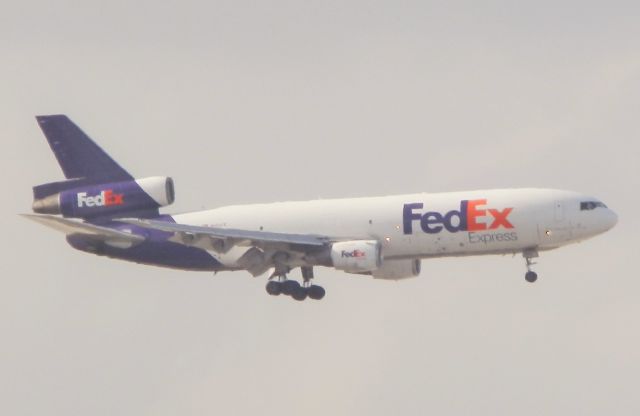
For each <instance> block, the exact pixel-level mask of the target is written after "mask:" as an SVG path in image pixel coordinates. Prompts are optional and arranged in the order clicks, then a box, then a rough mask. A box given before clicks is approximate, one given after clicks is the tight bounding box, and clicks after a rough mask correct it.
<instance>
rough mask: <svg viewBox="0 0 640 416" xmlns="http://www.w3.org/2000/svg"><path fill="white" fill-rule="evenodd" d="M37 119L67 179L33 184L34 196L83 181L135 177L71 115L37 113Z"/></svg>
mask: <svg viewBox="0 0 640 416" xmlns="http://www.w3.org/2000/svg"><path fill="white" fill-rule="evenodd" d="M36 120H37V121H38V124H39V125H40V128H41V129H42V132H43V133H44V135H45V137H46V138H47V141H48V142H49V146H50V147H51V150H53V153H54V154H55V155H56V159H58V163H59V164H60V167H61V168H62V172H63V173H64V176H65V177H66V178H67V180H66V181H60V182H53V183H46V184H43V185H38V186H34V187H33V196H34V198H35V199H41V198H45V197H47V196H49V195H53V194H56V193H58V192H61V191H64V190H67V189H72V188H75V187H78V186H82V185H93V184H98V183H104V182H117V181H125V180H132V179H133V177H132V176H131V175H130V174H129V172H127V171H126V170H124V169H123V168H122V167H121V166H120V165H118V164H117V163H116V162H115V161H114V160H113V159H111V157H110V156H109V155H108V154H107V153H106V152H105V151H104V150H102V149H101V148H100V146H98V145H97V144H95V143H94V142H93V140H91V139H90V138H89V136H87V135H86V134H85V133H84V132H83V131H82V130H80V128H79V127H78V126H76V125H75V124H74V123H73V122H72V121H71V120H69V117H67V116H65V115H63V114H58V115H50V116H36Z"/></svg>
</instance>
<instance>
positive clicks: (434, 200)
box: [174, 189, 617, 266]
mask: <svg viewBox="0 0 640 416" xmlns="http://www.w3.org/2000/svg"><path fill="white" fill-rule="evenodd" d="M585 203H588V204H587V205H585ZM589 204H591V205H589ZM174 219H175V220H176V222H178V223H182V224H189V225H198V226H211V227H225V228H237V229H245V230H260V231H272V232H280V233H293V234H317V235H322V236H331V237H336V238H342V239H354V240H364V239H367V240H368V239H370V240H377V241H379V242H380V243H381V245H382V254H383V256H384V258H385V259H419V258H428V257H443V256H466V255H482V254H503V253H516V252H523V251H526V250H549V249H553V248H557V247H560V246H562V245H566V244H570V243H573V242H578V241H581V240H584V239H587V238H589V237H593V236H595V235H597V234H601V233H603V232H605V231H607V230H609V229H610V228H611V227H613V226H614V225H615V223H616V222H617V216H616V214H615V213H614V212H613V211H612V210H610V209H608V208H607V207H606V206H604V204H602V203H601V202H600V201H598V200H597V199H595V198H591V197H587V196H584V195H581V194H579V193H575V192H569V191H560V190H552V189H499V190H484V191H470V192H450V193H434V194H429V193H422V194H410V195H398V196H386V197H373V198H354V199H328V200H314V201H305V202H278V203H270V204H256V205H241V206H228V207H222V208H217V209H212V210H207V211H199V212H193V213H187V214H180V215H174ZM243 249H244V248H243ZM240 254H241V253H239V252H237V251H236V250H234V252H231V253H228V254H227V255H221V254H215V257H216V258H217V259H218V260H220V261H221V262H222V263H223V264H226V265H229V266H233V262H234V261H235V260H236V259H237V258H238V256H239V255H240Z"/></svg>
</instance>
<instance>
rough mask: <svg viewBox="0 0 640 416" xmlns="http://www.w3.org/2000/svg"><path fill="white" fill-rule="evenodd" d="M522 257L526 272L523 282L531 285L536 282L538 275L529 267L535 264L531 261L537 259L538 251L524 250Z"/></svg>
mask: <svg viewBox="0 0 640 416" xmlns="http://www.w3.org/2000/svg"><path fill="white" fill-rule="evenodd" d="M522 257H524V259H525V261H526V263H527V272H526V273H525V275H524V280H526V281H527V282H529V283H533V282H535V281H536V280H538V273H536V272H534V271H533V270H531V266H533V265H534V264H536V263H535V262H533V261H532V260H531V259H533V258H536V257H538V251H537V250H525V251H524V252H522Z"/></svg>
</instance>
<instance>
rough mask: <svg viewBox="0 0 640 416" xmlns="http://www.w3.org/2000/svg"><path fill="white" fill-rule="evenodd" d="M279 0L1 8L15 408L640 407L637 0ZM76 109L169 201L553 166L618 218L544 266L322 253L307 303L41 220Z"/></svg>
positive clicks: (183, 204)
mask: <svg viewBox="0 0 640 416" xmlns="http://www.w3.org/2000/svg"><path fill="white" fill-rule="evenodd" d="M256 3H257V4H253V3H252V2H245V1H237V0H234V1H227V2H219V1H202V2H185V1H180V2H172V1H165V2H160V3H158V2H151V1H140V2H129V1H111V2H92V1H83V2H78V1H65V0H63V1H58V2H45V1H21V2H11V4H8V3H7V4H4V5H3V7H2V13H0V53H1V54H2V55H1V56H2V65H0V91H1V93H2V94H1V98H0V114H2V116H1V120H2V123H0V137H2V140H3V143H4V144H5V146H4V149H3V152H2V155H1V156H0V157H1V158H2V167H3V169H4V181H5V184H6V185H5V187H6V186H8V189H6V191H5V197H4V198H3V204H2V208H1V209H2V216H3V218H5V220H4V224H5V226H6V227H8V228H7V229H6V230H5V231H6V234H5V238H4V239H3V240H2V242H0V244H1V245H2V252H3V253H4V255H3V257H2V260H3V261H2V262H1V265H0V267H1V268H2V270H1V274H0V276H1V280H0V281H1V282H2V286H1V287H0V331H1V332H0V334H1V337H2V338H1V339H0V374H2V376H1V377H0V411H1V413H3V414H11V415H42V414H54V415H69V414H91V415H113V414H120V415H176V414H181V415H192V414H193V415H196V414H239V415H240V414H265V415H272V414H278V415H289V414H291V415H294V414H295V415H299V414H307V415H327V414H331V415H389V414H403V415H423V414H427V413H428V414H438V415H455V414H470V413H473V414H481V415H495V414H519V415H539V414H547V415H567V414H580V415H589V414H592V415H602V414H618V415H625V414H626V415H635V414H638V413H639V412H640V399H639V398H638V394H637V391H636V390H637V383H638V374H639V373H640V329H639V328H640V325H638V317H639V316H640V302H639V301H638V293H640V281H639V280H638V272H637V269H636V267H635V266H634V264H633V263H632V261H633V260H636V257H637V253H638V242H637V241H638V240H637V239H638V235H640V226H639V224H638V220H637V217H636V216H637V215H638V214H637V206H638V203H639V202H640V201H639V198H638V196H637V190H638V186H639V185H640V183H639V182H640V179H639V178H640V168H639V167H638V157H639V155H640V148H639V145H638V139H639V137H640V127H639V124H638V117H639V110H640V25H638V21H639V20H638V19H639V18H640V15H639V14H640V6H639V5H638V3H637V2H631V1H629V2H615V1H614V2H606V4H605V2H584V1H580V2H578V1H568V2H557V1H553V2H550V1H536V2H528V3H525V2H484V3H480V2H473V1H461V2H455V4H450V3H454V2H426V1H402V2H400V1H394V2H384V1H377V2H360V1H357V2H344V1H329V2H322V3H310V2H298V1H270V2H256ZM515 3H517V4H515ZM51 113H66V114H68V115H69V116H70V117H72V118H73V119H74V120H75V121H76V122H77V123H78V124H79V125H80V126H81V127H82V128H83V129H85V131H87V132H88V133H89V134H90V135H91V136H92V137H94V138H96V139H97V140H98V142H99V143H100V144H101V145H102V146H103V147H104V148H105V149H106V150H107V151H108V152H110V153H111V154H112V155H113V156H114V158H116V160H118V161H119V162H121V164H122V165H123V166H125V167H126V168H127V169H129V170H130V171H132V172H133V173H134V174H136V175H137V176H139V177H144V176H151V175H170V176H172V177H173V178H174V179H175V181H176V186H177V201H176V203H175V204H174V206H173V207H171V208H170V210H168V212H182V211H188V210H196V209H200V208H203V207H216V206H222V205H227V204H236V203H250V202H267V201H278V200H289V199H291V200H294V199H312V198H317V197H323V198H328V197H349V196H365V195H386V194H392V193H404V192H418V191H447V190H464V189H476V188H494V187H517V186H540V187H554V188H563V189H572V190H576V191H581V192H585V193H590V194H593V195H595V196H598V197H600V198H601V199H603V200H604V201H605V202H606V203H607V204H609V205H610V206H611V207H612V208H613V209H615V210H616V211H617V212H618V214H619V215H620V222H619V224H618V226H617V227H616V228H615V229H614V230H612V231H611V232H610V233H608V234H606V235H604V236H602V237H599V238H596V239H595V240H592V241H588V242H585V243H583V244H579V245H576V246H570V247H567V248H564V249H561V250H558V251H554V252H549V253H545V254H544V255H543V256H542V258H541V259H540V262H539V265H538V266H537V271H538V272H539V274H540V279H539V281H538V282H537V283H536V284H535V285H530V284H527V283H526V282H525V281H524V278H523V275H524V271H525V268H524V262H523V260H522V259H521V258H520V257H515V258H511V257H484V258H469V259H442V260H431V261H425V262H423V271H422V275H421V277H420V278H418V279H414V280H411V281H406V282H401V283H394V282H385V281H374V280H371V279H368V278H363V277H354V276H350V275H346V274H342V273H338V272H333V271H331V270H319V271H318V272H317V278H318V279H317V280H318V281H319V283H321V284H323V285H324V286H325V287H326V289H327V291H328V294H327V297H326V298H325V299H324V300H323V301H322V302H312V301H308V302H304V303H297V302H294V301H292V300H290V299H283V298H271V297H269V296H267V295H266V293H265V292H264V283H265V281H264V279H253V278H251V277H250V276H249V274H248V273H242V272H239V273H221V274H218V275H217V276H215V277H213V276H212V275H210V274H207V273H189V272H181V271H173V270H164V269H159V268H153V267H144V266H138V265H135V264H130V263H125V262H119V261H114V260H107V259H104V258H99V257H94V256H90V255H86V254H83V253H80V252H77V251H74V250H72V249H71V248H70V247H68V246H67V245H66V243H65V241H64V238H63V236H62V235H60V234H58V233H56V232H54V231H52V230H49V229H45V228H43V227H41V226H39V225H37V224H34V223H30V222H27V221H25V220H22V219H21V218H18V217H17V215H16V214H17V213H21V212H28V211H29V210H30V205H31V186H32V185H35V184H39V183H44V182H49V181H53V180H58V179H60V178H62V174H61V172H60V169H59V168H58V166H57V164H56V163H55V159H54V158H53V155H52V154H51V153H50V151H49V149H48V146H47V145H46V142H45V140H44V137H43V136H42V134H41V132H40V130H39V128H38V127H37V125H36V123H35V120H34V119H33V116H34V115H36V114H51ZM256 215H259V213H256Z"/></svg>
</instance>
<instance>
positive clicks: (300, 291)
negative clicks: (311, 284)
mask: <svg viewBox="0 0 640 416" xmlns="http://www.w3.org/2000/svg"><path fill="white" fill-rule="evenodd" d="M291 297H292V298H294V299H295V300H297V301H303V300H305V299H306V298H307V288H306V287H302V286H298V287H297V288H296V289H294V290H293V292H291Z"/></svg>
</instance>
